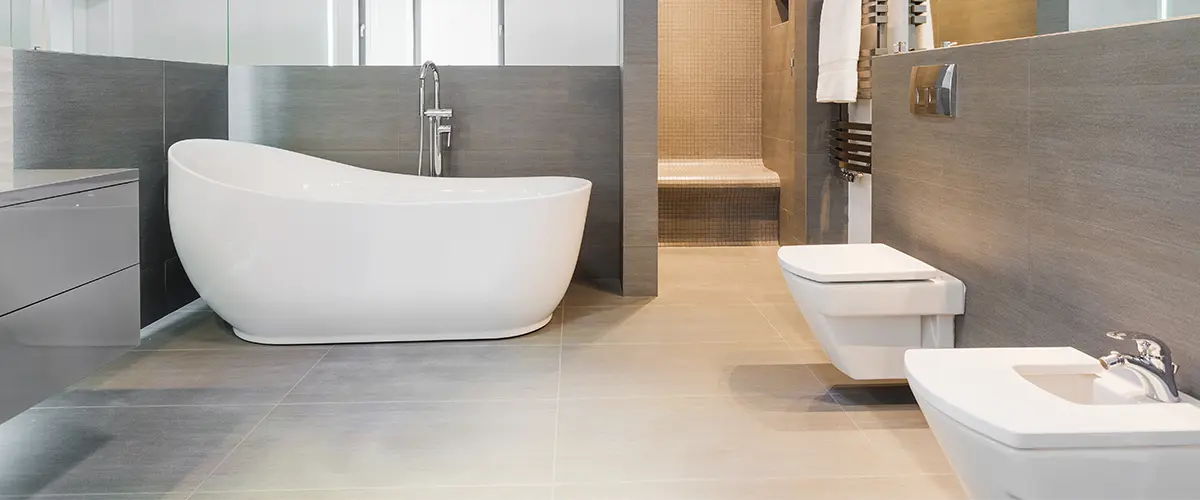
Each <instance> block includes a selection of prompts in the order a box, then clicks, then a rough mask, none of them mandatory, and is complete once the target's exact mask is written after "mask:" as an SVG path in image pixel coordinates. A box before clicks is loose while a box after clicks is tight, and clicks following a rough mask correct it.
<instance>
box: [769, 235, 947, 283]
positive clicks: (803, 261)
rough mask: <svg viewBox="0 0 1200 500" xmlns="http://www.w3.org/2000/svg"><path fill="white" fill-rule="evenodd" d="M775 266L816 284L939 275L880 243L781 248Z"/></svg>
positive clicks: (934, 270) (893, 279)
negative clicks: (777, 265)
mask: <svg viewBox="0 0 1200 500" xmlns="http://www.w3.org/2000/svg"><path fill="white" fill-rule="evenodd" d="M779 263H780V265H781V266H783V269H784V270H785V271H787V272H789V273H792V274H795V275H796V276H799V277H801V278H804V279H808V280H812V281H816V282H819V283H865V282H877V281H915V280H927V279H933V278H936V277H938V276H940V275H941V274H942V272H941V271H938V270H937V269H935V268H934V267H933V266H930V265H929V264H926V263H924V262H921V261H920V260H917V259H915V258H913V257H912V256H910V255H908V254H906V253H904V252H901V251H899V250H896V249H895V248H892V247H890V246H887V245H884V244H882V243H868V244H853V243H852V244H846V245H806V246H789V247H782V248H780V249H779Z"/></svg>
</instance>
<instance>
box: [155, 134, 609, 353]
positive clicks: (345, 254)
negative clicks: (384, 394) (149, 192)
mask: <svg viewBox="0 0 1200 500" xmlns="http://www.w3.org/2000/svg"><path fill="white" fill-rule="evenodd" d="M168 160H169V165H170V167H169V171H168V195H169V196H168V200H169V201H168V208H169V213H170V222H171V232H172V234H173V235H174V239H175V245H176V247H177V248H178V251H179V258H180V260H181V261H182V263H183V267H184V269H185V270H186V271H187V274H188V277H189V278H190V279H191V281H192V283H193V284H194V285H195V287H196V290H197V291H198V292H200V296H201V297H203V298H204V300H205V301H207V302H208V304H209V306H211V307H212V309H213V311H215V312H216V313H217V314H218V315H219V316H221V317H222V318H224V319H225V321H228V322H229V324H230V325H232V326H233V328H234V333H236V334H237V335H238V336H239V337H241V338H243V339H245V340H248V341H251V342H257V343H262V344H315V343H348V342H403V341H419V340H451V339H495V338H504V337H513V336H517V335H522V334H525V333H529V332H532V331H534V330H537V329H539V328H541V327H542V326H544V325H545V324H546V323H547V322H549V321H550V315H551V313H552V312H553V311H554V309H555V308H556V307H557V305H558V303H559V302H560V301H561V300H562V297H563V295H564V294H565V293H566V290H567V286H568V284H569V283H570V280H571V275H572V274H573V273H574V269H575V262H576V260H577V259H578V256H579V244H580V240H581V239H582V236H583V226H584V219H585V217H586V214H587V206H588V198H589V197H590V195H591V188H592V184H591V182H589V181H586V180H583V179H575V178H570V177H525V178H494V179H478V178H431V177H416V176H411V175H402V174H393V173H386V172H376V171H372V170H365V169H360V168H357V167H352V166H349V165H343V164H340V163H336V162H332V161H327V160H322V159H319V158H314V157H311V156H307V155H303V154H299V153H293V152H290V151H285V150H282V149H276V148H271V147H267V146H259V145H255V144H247V143H239V142H231V141H221V140H209V139H197V140H187V141H182V142H179V143H176V144H175V145H173V146H171V149H170V151H169V153H168Z"/></svg>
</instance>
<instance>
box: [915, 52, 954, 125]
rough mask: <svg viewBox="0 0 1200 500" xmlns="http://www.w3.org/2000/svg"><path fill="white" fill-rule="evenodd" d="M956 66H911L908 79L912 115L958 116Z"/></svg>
mask: <svg viewBox="0 0 1200 500" xmlns="http://www.w3.org/2000/svg"><path fill="white" fill-rule="evenodd" d="M957 70H958V65H956V64H935V65H932V66H913V69H912V74H911V77H910V78H909V85H908V96H909V111H911V112H912V114H914V115H925V116H947V117H951V118H953V117H954V116H957V114H958V71H957Z"/></svg>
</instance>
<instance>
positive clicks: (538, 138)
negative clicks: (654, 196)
mask: <svg viewBox="0 0 1200 500" xmlns="http://www.w3.org/2000/svg"><path fill="white" fill-rule="evenodd" d="M417 71H418V70H417V68H415V67H313V66H269V67H268V66H253V67H247V66H233V67H231V68H230V69H229V78H230V86H229V88H230V95H229V102H230V109H231V110H232V111H231V116H230V136H231V137H232V138H233V139H235V140H244V141H249V142H255V143H259V144H266V145H270V146H277V147H281V148H285V149H289V150H293V151H300V152H304V153H308V154H311V155H314V156H320V157H323V158H327V159H330V160H334V161H339V162H344V163H348V164H351V165H355V166H359V167H364V168H371V169H375V170H384V171H391V172H405V173H415V172H416V165H417V145H418V134H419V131H420V128H419V127H420V120H419V118H418V116H417V115H418V105H419V103H418V101H417V96H418V80H417ZM441 79H442V104H443V106H446V107H449V108H452V109H454V118H453V120H452V124H453V125H454V127H455V128H454V133H453V136H452V138H451V140H452V148H451V149H450V157H449V165H448V167H447V172H448V174H449V175H452V176H468V177H501V176H528V175H569V176H576V177H583V178H586V179H588V180H591V181H592V183H593V188H592V199H591V203H590V205H589V209H588V221H587V227H586V229H585V231H584V239H583V242H584V243H583V248H582V250H581V252H580V253H581V255H580V262H579V267H578V269H577V276H578V277H579V278H581V279H586V280H590V281H595V282H599V283H601V284H605V285H606V286H609V287H611V288H614V289H615V288H617V287H619V280H620V279H621V260H622V244H621V241H622V221H621V72H620V70H619V68H616V67H600V66H596V67H566V66H558V67H516V66H510V67H466V66H464V67H444V68H442V69H441ZM426 154H428V152H427V153H426Z"/></svg>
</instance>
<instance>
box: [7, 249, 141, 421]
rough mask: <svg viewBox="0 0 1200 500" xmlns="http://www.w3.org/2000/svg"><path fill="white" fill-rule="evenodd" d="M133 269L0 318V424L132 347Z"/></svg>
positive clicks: (135, 328)
mask: <svg viewBox="0 0 1200 500" xmlns="http://www.w3.org/2000/svg"><path fill="white" fill-rule="evenodd" d="M139 278H140V273H139V272H138V269H137V267H136V266H135V267H130V268H128V269H125V270H124V271H121V272H118V273H116V274H113V275H111V276H107V277H105V278H103V279H100V280H97V281H93V282H91V283H88V284H87V285H84V286H81V287H79V288H76V289H74V290H71V291H69V292H66V293H64V294H61V295H57V296H55V297H51V298H49V299H47V300H44V301H41V302H38V303H37V304H34V305H32V306H29V307H26V308H24V309H21V310H20V311H16V312H13V313H9V314H7V315H4V316H0V422H3V421H4V420H6V419H8V418H9V417H12V416H13V415H16V414H17V413H20V412H22V411H25V409H26V408H29V407H31V406H33V405H35V404H37V403H38V402H39V401H41V400H43V399H45V398H46V397H48V396H52V395H54V394H55V393H57V392H59V391H61V390H63V389H64V388H66V387H67V386H68V385H70V384H72V383H74V382H75V381H77V380H79V379H80V378H83V377H85V376H87V375H88V374H89V373H91V372H92V371H93V370H95V369H96V368H99V367H100V366H102V365H104V364H105V363H108V362H109V361H111V360H113V359H115V358H116V357H118V356H120V355H121V354H122V353H124V352H125V351H128V350H129V349H131V348H133V347H134V346H136V345H137V344H138V342H139V340H140V333H139V332H138V326H139V324H140V317H139V314H138V301H139V299H138V282H139Z"/></svg>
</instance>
